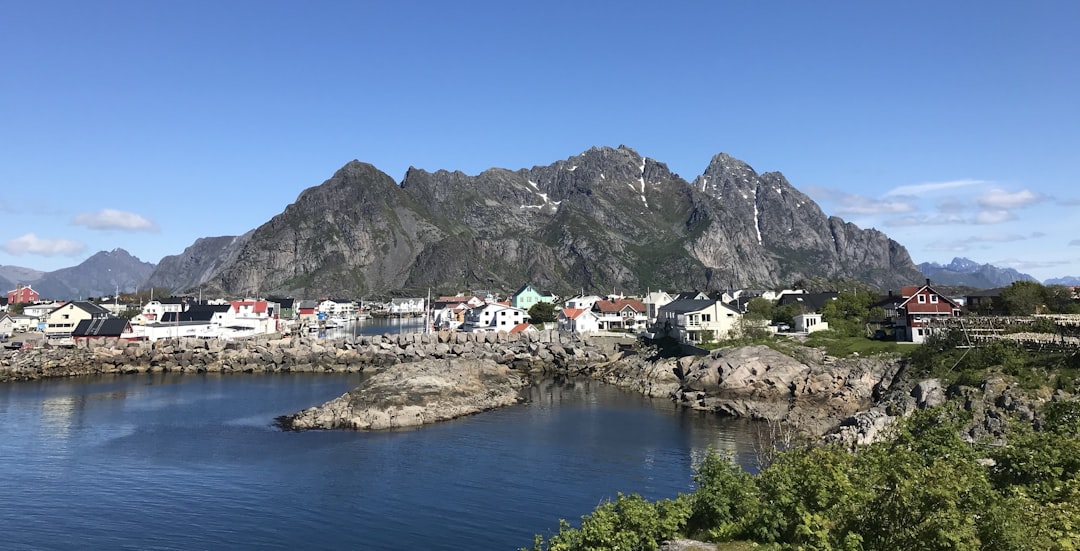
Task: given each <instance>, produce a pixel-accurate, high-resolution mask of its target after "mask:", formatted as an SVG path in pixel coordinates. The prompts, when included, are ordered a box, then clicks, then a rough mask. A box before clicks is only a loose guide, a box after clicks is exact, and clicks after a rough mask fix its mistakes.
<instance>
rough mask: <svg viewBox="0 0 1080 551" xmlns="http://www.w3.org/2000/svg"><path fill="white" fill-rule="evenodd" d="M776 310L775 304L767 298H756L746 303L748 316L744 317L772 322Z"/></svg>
mask: <svg viewBox="0 0 1080 551" xmlns="http://www.w3.org/2000/svg"><path fill="white" fill-rule="evenodd" d="M774 309H775V304H774V303H773V301H771V300H769V299H766V298H761V297H755V298H752V299H750V301H749V302H747V303H746V314H745V315H744V316H743V317H748V318H751V319H754V320H771V319H773V310H774Z"/></svg>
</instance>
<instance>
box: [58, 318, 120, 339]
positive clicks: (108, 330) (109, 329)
mask: <svg viewBox="0 0 1080 551" xmlns="http://www.w3.org/2000/svg"><path fill="white" fill-rule="evenodd" d="M128 325H129V324H128V320H126V319H124V318H116V317H109V318H98V319H92V320H82V321H80V322H79V325H76V326H75V330H74V331H72V332H71V336H72V337H119V336H120V335H122V334H124V331H125V330H127V328H128Z"/></svg>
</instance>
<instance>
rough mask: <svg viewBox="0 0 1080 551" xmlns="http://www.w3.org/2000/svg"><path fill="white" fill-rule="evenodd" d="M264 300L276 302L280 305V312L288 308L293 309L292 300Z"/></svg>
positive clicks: (275, 298)
mask: <svg viewBox="0 0 1080 551" xmlns="http://www.w3.org/2000/svg"><path fill="white" fill-rule="evenodd" d="M266 300H268V301H270V302H276V303H278V304H280V305H281V309H282V310H288V309H289V308H292V307H293V302H294V301H295V300H296V299H292V298H277V297H270V298H268V299H266Z"/></svg>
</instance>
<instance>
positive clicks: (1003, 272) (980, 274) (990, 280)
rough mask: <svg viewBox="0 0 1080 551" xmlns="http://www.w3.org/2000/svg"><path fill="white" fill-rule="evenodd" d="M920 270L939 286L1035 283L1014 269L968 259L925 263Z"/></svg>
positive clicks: (993, 286) (998, 285)
mask: <svg viewBox="0 0 1080 551" xmlns="http://www.w3.org/2000/svg"><path fill="white" fill-rule="evenodd" d="M919 270H920V271H922V273H923V275H925V276H926V277H928V278H930V279H931V280H932V281H933V282H934V283H937V284H938V285H949V286H963V287H975V288H979V289H993V288H996V287H1006V286H1008V285H1011V284H1012V283H1013V282H1016V281H1035V282H1038V281H1039V280H1038V279H1035V277H1034V276H1031V275H1029V274H1025V273H1021V272H1018V271H1016V270H1014V269H1012V268H999V267H997V266H994V265H992V264H979V263H978V262H975V261H973V260H970V259H967V258H960V257H957V258H953V260H952V262H950V263H948V264H946V265H941V264H938V263H937V262H923V263H921V264H919Z"/></svg>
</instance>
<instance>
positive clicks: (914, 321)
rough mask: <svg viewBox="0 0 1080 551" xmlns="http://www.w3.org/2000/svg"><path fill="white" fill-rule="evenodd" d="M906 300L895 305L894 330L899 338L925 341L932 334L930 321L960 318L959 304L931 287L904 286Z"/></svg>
mask: <svg viewBox="0 0 1080 551" xmlns="http://www.w3.org/2000/svg"><path fill="white" fill-rule="evenodd" d="M900 294H901V296H902V297H903V302H901V303H900V304H898V305H897V306H896V318H895V319H894V322H893V333H894V334H895V335H896V340H898V341H908V342H919V343H921V342H924V341H925V340H926V337H928V336H930V334H931V331H932V330H931V329H930V328H929V327H927V326H928V325H929V324H930V322H931V320H933V319H940V318H955V317H960V305H959V304H957V303H956V302H954V301H953V300H952V299H950V298H949V297H947V296H945V295H942V294H941V293H939V292H938V291H937V290H936V289H934V288H933V287H931V286H930V280H929V279H928V280H926V285H923V286H922V287H916V286H914V285H909V286H906V287H904V288H903V289H901V291H900Z"/></svg>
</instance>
